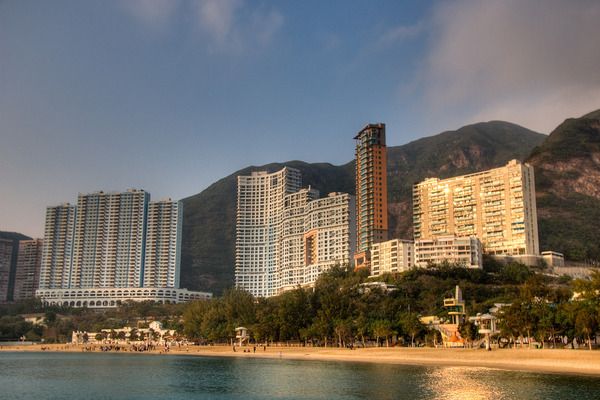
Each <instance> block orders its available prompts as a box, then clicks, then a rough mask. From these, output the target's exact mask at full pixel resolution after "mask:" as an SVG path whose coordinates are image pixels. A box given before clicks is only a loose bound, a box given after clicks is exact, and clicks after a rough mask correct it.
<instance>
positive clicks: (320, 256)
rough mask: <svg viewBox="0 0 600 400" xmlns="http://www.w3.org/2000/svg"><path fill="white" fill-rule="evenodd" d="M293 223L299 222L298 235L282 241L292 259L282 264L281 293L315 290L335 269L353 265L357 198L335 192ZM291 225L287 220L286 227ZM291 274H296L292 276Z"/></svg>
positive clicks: (312, 203)
mask: <svg viewBox="0 0 600 400" xmlns="http://www.w3.org/2000/svg"><path fill="white" fill-rule="evenodd" d="M298 211H300V210H298ZM290 219H291V220H294V221H295V228H296V232H295V233H294V235H293V238H289V239H290V240H287V241H285V240H284V241H282V246H281V249H282V252H281V254H282V255H283V256H284V257H285V256H286V255H287V256H290V257H289V258H288V259H281V261H280V262H279V264H278V265H279V276H280V281H279V288H278V292H279V293H281V292H283V291H285V290H290V289H295V288H296V287H298V286H312V285H314V283H315V282H316V280H317V278H318V277H319V276H320V275H321V274H322V273H323V272H325V271H327V270H329V269H330V268H331V267H333V266H334V265H345V264H348V263H350V262H351V260H352V255H353V254H354V245H355V243H356V237H355V232H356V221H355V204H354V196H351V195H349V194H347V193H337V192H334V193H329V195H328V196H327V197H323V198H320V199H314V200H310V201H308V202H307V203H306V204H305V206H304V207H303V213H302V214H301V215H300V216H295V217H292V218H290ZM298 220H302V223H303V224H302V225H300V224H299V223H298V222H299V221H298ZM287 222H288V218H284V219H283V223H282V225H283V226H286V223H287ZM289 271H293V273H292V274H288V273H287V272H289Z"/></svg>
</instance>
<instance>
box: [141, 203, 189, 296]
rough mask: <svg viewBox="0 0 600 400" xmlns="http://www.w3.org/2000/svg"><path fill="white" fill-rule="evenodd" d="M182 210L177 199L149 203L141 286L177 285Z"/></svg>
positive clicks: (171, 286) (173, 286) (172, 286)
mask: <svg viewBox="0 0 600 400" xmlns="http://www.w3.org/2000/svg"><path fill="white" fill-rule="evenodd" d="M182 212H183V207H182V206H181V203H180V202H175V201H171V200H164V201H156V202H150V203H149V205H148V221H147V228H146V244H145V249H146V250H145V254H144V273H143V286H148V287H170V288H178V287H179V265H180V259H181V229H182V221H183V219H182V218H183V214H182Z"/></svg>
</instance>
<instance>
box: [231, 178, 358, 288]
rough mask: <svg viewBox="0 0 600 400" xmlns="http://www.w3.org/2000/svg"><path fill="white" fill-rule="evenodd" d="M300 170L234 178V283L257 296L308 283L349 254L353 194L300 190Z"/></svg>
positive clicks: (352, 225) (347, 257)
mask: <svg viewBox="0 0 600 400" xmlns="http://www.w3.org/2000/svg"><path fill="white" fill-rule="evenodd" d="M300 182H301V177H300V172H299V171H298V170H295V169H292V168H288V167H286V168H283V169H282V170H280V171H278V172H275V173H271V174H269V173H267V172H253V173H252V175H249V176H239V177H238V203H237V226H236V233H237V237H236V265H235V282H236V287H237V288H239V289H243V290H246V291H248V292H250V293H251V294H252V295H254V296H257V297H270V296H274V295H277V294H279V293H281V292H282V291H284V290H288V289H293V288H296V287H298V286H307V285H311V284H313V283H314V282H315V281H316V279H317V277H318V276H319V275H320V274H321V273H323V272H324V271H326V270H327V269H329V268H331V266H333V265H335V264H345V263H348V262H349V261H350V259H351V258H350V257H351V255H352V254H353V251H354V250H353V248H352V247H353V245H354V240H355V237H354V232H355V227H354V225H355V218H354V197H353V196H350V195H348V194H345V193H331V194H330V195H329V196H327V197H324V198H322V199H319V198H318V197H319V192H318V191H316V190H314V189H312V188H306V189H301V190H300Z"/></svg>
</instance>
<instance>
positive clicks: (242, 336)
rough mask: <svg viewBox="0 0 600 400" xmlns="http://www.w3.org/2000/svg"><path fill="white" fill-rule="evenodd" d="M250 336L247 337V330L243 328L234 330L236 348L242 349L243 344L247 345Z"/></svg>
mask: <svg viewBox="0 0 600 400" xmlns="http://www.w3.org/2000/svg"><path fill="white" fill-rule="evenodd" d="M249 339H250V336H249V335H248V329H247V328H244V327H243V326H239V327H237V328H235V340H237V341H238V346H240V347H242V345H244V344H245V343H248V340H249Z"/></svg>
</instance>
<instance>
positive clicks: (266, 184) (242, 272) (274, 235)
mask: <svg viewBox="0 0 600 400" xmlns="http://www.w3.org/2000/svg"><path fill="white" fill-rule="evenodd" d="M300 186H301V175H300V171H298V170H297V169H294V168H289V167H285V168H283V169H281V170H280V171H277V172H274V173H267V172H266V171H259V172H253V173H252V174H251V175H249V176H238V193H237V217H236V218H237V219H236V247H235V248H236V255H235V284H236V287H237V288H239V289H243V290H246V291H248V292H250V293H252V294H253V295H255V296H258V297H269V296H273V295H275V294H276V293H277V290H276V282H275V281H276V267H277V256H278V242H279V238H280V223H281V219H282V217H283V209H284V199H285V197H286V195H288V194H291V193H295V192H297V191H298V190H299V189H300Z"/></svg>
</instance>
